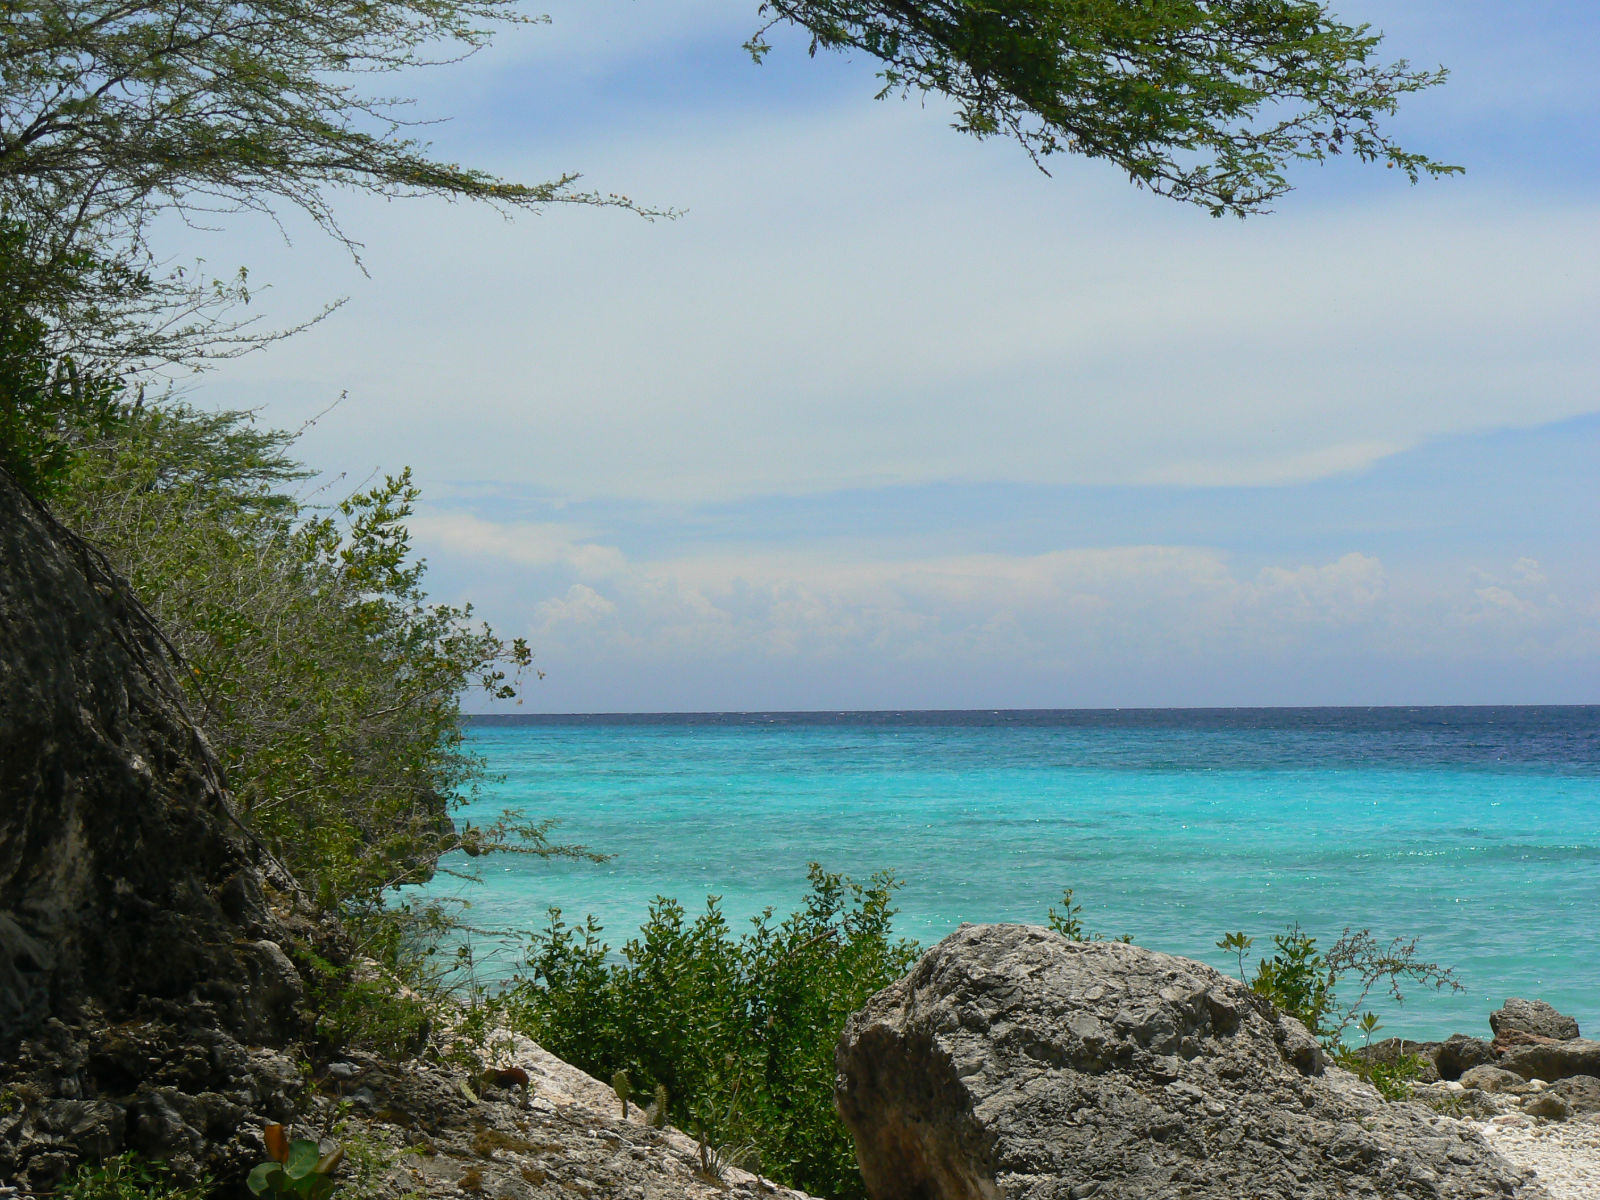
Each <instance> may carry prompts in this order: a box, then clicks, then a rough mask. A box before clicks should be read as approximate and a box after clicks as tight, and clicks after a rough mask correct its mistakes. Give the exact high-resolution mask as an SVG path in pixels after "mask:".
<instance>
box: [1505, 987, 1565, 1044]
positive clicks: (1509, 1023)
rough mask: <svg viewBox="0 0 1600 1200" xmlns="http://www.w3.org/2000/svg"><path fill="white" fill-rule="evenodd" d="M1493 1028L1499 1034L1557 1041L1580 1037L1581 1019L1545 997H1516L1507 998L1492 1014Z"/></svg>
mask: <svg viewBox="0 0 1600 1200" xmlns="http://www.w3.org/2000/svg"><path fill="white" fill-rule="evenodd" d="M1489 1028H1490V1029H1492V1030H1494V1034H1495V1037H1502V1036H1504V1035H1505V1034H1507V1033H1510V1032H1512V1031H1516V1032H1518V1033H1531V1034H1533V1035H1534V1036H1536V1037H1547V1038H1555V1039H1556V1040H1557V1041H1561V1040H1564V1039H1567V1038H1575V1037H1577V1036H1578V1022H1577V1021H1576V1020H1575V1019H1574V1018H1572V1017H1569V1016H1567V1015H1566V1014H1565V1013H1561V1012H1557V1011H1556V1010H1555V1009H1554V1008H1552V1007H1551V1006H1550V1005H1548V1004H1546V1003H1545V1002H1544V1001H1543V1000H1522V999H1519V998H1518V997H1515V996H1513V997H1512V998H1511V999H1509V1000H1507V1001H1506V1003H1505V1007H1504V1008H1499V1009H1496V1010H1495V1011H1494V1012H1492V1013H1490V1014H1489Z"/></svg>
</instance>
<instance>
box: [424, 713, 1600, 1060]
mask: <svg viewBox="0 0 1600 1200" xmlns="http://www.w3.org/2000/svg"><path fill="white" fill-rule="evenodd" d="M469 738H470V741H471V744H472V745H473V747H474V749H476V750H477V751H478V752H479V753H481V754H482V755H483V756H484V757H485V759H486V760H487V761H488V764H489V767H490V769H491V771H492V772H494V773H496V774H498V775H500V776H502V777H503V778H502V779H501V780H500V781H499V782H496V783H494V784H492V785H491V786H489V787H488V788H486V789H485V793H484V796H483V797H482V799H481V800H480V801H479V802H478V803H476V804H475V805H473V806H472V807H471V808H469V809H468V810H466V811H465V813H464V814H463V815H465V816H468V817H470V818H471V819H473V820H474V821H477V822H480V823H481V822H483V821H484V820H486V819H488V817H489V816H490V815H492V814H494V813H498V812H499V811H500V810H501V809H503V808H506V807H515V808H518V809H521V810H522V811H523V812H524V813H526V814H527V815H528V816H530V817H539V818H543V817H554V818H557V819H558V820H559V821H560V822H561V824H560V827H559V829H558V830H557V835H558V836H559V837H560V838H561V839H562V840H567V841H577V842H583V843H586V844H588V845H590V846H592V847H594V848H595V849H598V850H603V851H606V852H608V853H610V854H612V855H614V856H615V857H614V858H613V859H612V860H611V861H609V862H607V863H604V864H599V865H595V864H582V863H566V862H548V861H536V860H521V859H487V860H479V862H478V864H477V865H478V866H479V867H480V868H481V869H482V871H483V873H484V878H483V882H482V883H480V884H476V885H468V886H466V887H465V889H464V890H461V891H460V892H459V894H462V895H465V896H467V897H468V898H469V899H470V900H471V901H472V904H473V910H472V919H473V920H474V922H475V923H479V924H485V925H499V926H519V927H524V928H526V927H529V926H534V925H539V924H542V923H543V920H544V913H545V909H546V907H547V906H548V905H552V904H555V905H559V906H560V907H561V908H562V909H563V910H564V912H565V915H566V917H567V919H569V920H571V919H573V918H581V916H582V915H583V914H585V913H593V914H595V915H596V916H597V917H598V918H599V919H600V920H601V922H602V923H603V924H604V925H605V926H606V928H607V934H608V939H609V940H611V941H612V943H613V944H614V945H615V944H619V943H620V942H622V941H623V940H626V938H627V937H628V936H629V935H630V934H631V933H632V931H633V930H635V929H636V928H637V926H638V924H639V922H640V921H641V919H643V917H644V915H645V912H646V909H647V907H648V905H649V902H650V900H651V898H652V897H654V896H657V895H667V896H673V897H676V898H677V899H678V900H680V901H682V902H683V903H684V904H685V905H686V906H687V907H689V908H690V909H691V911H693V910H695V909H697V908H698V907H699V906H700V905H701V904H702V903H703V902H704V897H705V896H706V895H707V894H716V895H720V896H721V897H722V903H723V908H724V910H725V911H726V912H727V913H728V914H729V916H730V917H731V918H743V917H747V916H749V915H751V914H753V913H756V912H758V911H760V910H761V909H762V908H764V907H766V906H768V905H771V906H773V907H774V908H776V909H777V910H778V911H779V912H780V913H785V912H787V911H789V908H790V907H792V906H793V905H794V904H795V902H796V901H797V900H798V899H799V898H800V896H801V895H802V894H803V893H804V890H805V871H806V864H807V862H809V861H812V860H815V861H819V862H821V863H822V864H823V865H824V866H825V867H827V868H828V869H829V870H835V871H844V872H847V873H850V874H853V875H857V876H861V877H864V876H866V875H869V874H870V873H872V872H874V871H878V870H885V869H887V870H892V871H893V872H895V874H896V875H897V876H899V878H900V879H901V880H903V881H904V882H903V887H902V888H901V889H900V891H899V893H898V900H899V908H900V916H899V917H898V919H897V928H898V929H899V931H900V932H902V933H903V934H905V935H906V936H910V937H914V938H917V939H919V940H921V941H923V942H924V943H931V942H933V941H935V940H937V939H938V938H939V937H941V936H943V935H944V934H945V933H948V932H949V931H950V930H951V929H953V928H954V927H955V926H956V925H958V924H959V923H961V922H962V921H1030V922H1042V921H1043V919H1044V915H1045V911H1046V909H1047V908H1048V907H1049V906H1050V905H1051V904H1052V903H1056V902H1058V901H1059V898H1060V894H1061V890H1062V889H1063V888H1064V887H1069V886H1070V887H1072V888H1074V889H1075V891H1076V896H1077V899H1078V900H1079V902H1081V903H1082V905H1083V919H1084V921H1085V923H1086V925H1088V926H1089V927H1090V928H1092V929H1096V930H1100V931H1103V932H1105V933H1107V934H1109V935H1117V934H1122V933H1128V934H1132V935H1133V937H1134V938H1135V939H1136V940H1137V941H1138V942H1139V943H1140V944H1141V945H1145V946H1150V947H1154V948H1157V949H1162V950H1167V951H1171V952H1173V953H1178V954H1184V955H1188V956H1191V957H1194V958H1199V959H1202V960H1205V961H1207V962H1210V963H1212V964H1213V965H1215V966H1217V967H1219V968H1222V969H1226V970H1232V971H1235V972H1236V971H1237V965H1236V964H1235V963H1234V962H1233V960H1232V959H1231V958H1230V957H1229V956H1228V955H1226V954H1224V953H1223V952H1222V951H1220V950H1218V949H1217V948H1216V946H1215V945H1214V943H1215V942H1216V940H1217V939H1218V938H1219V937H1220V936H1221V935H1222V933H1223V932H1225V931H1227V930H1235V929H1242V930H1246V931H1248V932H1250V933H1252V934H1254V935H1255V936H1256V937H1257V944H1258V948H1259V947H1261V946H1264V945H1266V944H1267V942H1268V941H1269V940H1270V937H1271V935H1272V934H1273V933H1276V932H1279V931H1281V930H1283V929H1284V928H1285V926H1287V925H1288V924H1289V923H1291V922H1295V921H1298V922H1300V923H1301V924H1302V925H1303V926H1304V927H1305V928H1306V930H1307V931H1308V932H1310V933H1312V934H1314V935H1316V936H1318V937H1319V938H1320V939H1322V940H1323V941H1324V943H1326V941H1328V940H1331V939H1332V938H1333V937H1335V936H1337V935H1338V933H1339V931H1340V930H1341V929H1342V928H1343V927H1345V926H1355V927H1361V926H1367V927H1370V928H1371V929H1372V930H1373V932H1374V933H1376V934H1378V935H1380V936H1382V937H1384V938H1388V937H1392V936H1398V935H1406V936H1408V937H1409V936H1413V935H1415V936H1416V937H1418V938H1419V939H1420V944H1419V950H1420V951H1421V952H1422V953H1423V954H1424V955H1426V956H1427V957H1430V958H1433V959H1436V960H1438V961H1440V962H1442V963H1445V964H1448V965H1450V966H1452V967H1454V968H1455V970H1456V972H1457V974H1458V976H1459V978H1460V980H1461V982H1462V983H1463V984H1464V985H1465V987H1466V990H1464V991H1462V992H1458V993H1451V992H1444V993H1438V994H1436V993H1432V992H1426V993H1416V992H1413V993H1410V994H1408V996H1407V1001H1406V1003H1405V1004H1404V1006H1402V1007H1397V1006H1395V1005H1394V1004H1393V1003H1392V1002H1388V1003H1383V1002H1375V1003H1373V1004H1371V1005H1370V1006H1369V1007H1373V1008H1375V1009H1376V1010H1377V1011H1378V1012H1379V1013H1380V1015H1381V1016H1382V1017H1383V1021H1384V1029H1383V1031H1382V1032H1381V1033H1380V1035H1379V1036H1384V1035H1386V1034H1390V1033H1394V1034H1405V1035H1408V1036H1418V1037H1424V1036H1442V1035H1443V1034H1445V1033H1448V1032H1451V1031H1453V1030H1458V1029H1459V1030H1462V1031H1465V1032H1471V1033H1478V1034H1482V1035H1484V1036H1487V1035H1488V1025H1487V1021H1486V1016H1487V1013H1488V1011H1489V1010H1490V1009H1491V1008H1493V1007H1497V1006H1498V1005H1499V1004H1500V1003H1501V1001H1503V1000H1504V998H1505V997H1507V996H1511V995H1522V996H1538V997H1542V998H1544V999H1546V1000H1548V1001H1550V1002H1551V1003H1553V1004H1555V1005H1556V1006H1557V1007H1558V1008H1561V1009H1562V1010H1563V1011H1565V1012H1569V1013H1572V1014H1573V1015H1574V1016H1576V1017H1577V1018H1578V1020H1579V1022H1580V1024H1581V1025H1582V1026H1583V1027H1584V1030H1585V1032H1586V1033H1595V1034H1600V934H1597V918H1600V708H1595V707H1590V708H1560V709H1538V708H1507V709H1454V710H1452V709H1364V710H1232V711H1224V712H1200V711H1194V710H1180V711H1167V712H1123V713H1117V712H1102V713H1083V712H1076V713H1072V712H1069V713H925V714H915V713H913V714H888V713H880V714H806V715H803V716H793V715H789V716H785V715H775V714H748V715H739V716H725V715H724V716H701V717H655V718H651V717H625V718H623V717H611V718H534V719H531V721H530V722H529V723H525V724H515V725H510V724H474V725H473V726H472V727H471V728H470V730H469ZM461 865H465V864H464V863H463V864H461ZM435 890H438V891H451V890H455V889H452V888H450V887H447V886H445V885H444V884H440V885H436V888H435Z"/></svg>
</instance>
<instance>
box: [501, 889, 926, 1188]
mask: <svg viewBox="0 0 1600 1200" xmlns="http://www.w3.org/2000/svg"><path fill="white" fill-rule="evenodd" d="M809 877H810V890H809V892H808V894H807V896H806V900H805V906H804V907H803V908H802V909H801V910H800V911H798V912H795V913H793V914H791V915H790V916H789V917H788V918H786V919H785V920H783V921H781V922H775V921H774V920H773V918H772V911H771V909H768V910H767V911H766V912H765V913H763V914H762V915H761V916H760V917H758V918H755V919H754V920H753V921H752V923H751V928H750V931H749V932H748V933H746V934H744V935H743V936H742V937H735V936H734V935H733V933H732V932H731V930H730V929H729V927H728V924H727V921H726V919H725V918H724V917H723V915H722V912H721V910H720V908H719V905H718V899H717V897H714V896H713V897H710V898H708V900H707V902H706V908H705V911H703V912H702V913H701V914H700V915H699V916H698V917H695V918H694V919H693V920H691V919H689V917H688V915H687V913H686V912H685V910H684V908H683V906H682V905H680V904H678V903H677V902H676V901H674V900H668V899H665V898H658V899H657V900H656V902H655V904H654V905H652V907H651V910H650V917H649V920H648V921H647V922H646V923H645V925H644V926H643V928H642V929H641V930H640V936H639V937H637V938H635V939H633V940H631V941H629V942H628V943H627V944H626V945H625V946H624V947H623V948H622V951H621V954H620V957H618V956H613V955H612V954H611V951H610V948H609V947H608V946H606V945H605V944H604V943H603V942H602V941H601V933H602V930H601V929H600V927H599V926H598V925H596V924H595V923H594V921H593V919H592V918H590V919H588V920H586V921H585V922H584V924H582V925H580V926H576V927H574V926H570V925H567V924H566V923H564V922H563V920H562V918H561V913H560V910H559V909H552V910H551V915H550V923H549V926H548V927H547V928H546V929H545V930H544V932H542V933H541V934H539V935H538V936H537V937H536V938H535V939H534V941H533V943H532V945H531V946H530V948H529V952H528V959H527V965H528V969H529V975H528V976H527V977H526V978H524V979H522V980H520V981H518V982H517V983H515V984H514V985H513V986H512V987H511V988H510V990H509V991H508V993H507V994H506V996H505V997H504V1001H505V1004H506V1007H507V1011H508V1014H509V1016H510V1018H511V1020H512V1022H513V1024H514V1025H516V1026H517V1027H518V1028H519V1029H521V1030H522V1031H523V1032H525V1033H527V1034H528V1035H529V1036H531V1037H533V1038H535V1039H536V1040H537V1041H539V1042H540V1043H541V1044H542V1045H544V1046H545V1047H546V1048H547V1049H549V1050H550V1051H551V1052H552V1053H555V1054H557V1055H560V1056H561V1057H562V1058H564V1059H566V1060H567V1061H568V1062H571V1063H573V1064H575V1065H577V1066H579V1067H582V1068H583V1069H584V1070H586V1071H588V1072H589V1073H590V1074H592V1075H596V1076H598V1077H600V1078H602V1079H607V1078H616V1077H617V1075H618V1073H619V1072H626V1077H627V1080H628V1087H629V1090H630V1091H631V1092H633V1093H636V1094H639V1095H648V1094H650V1093H651V1091H652V1090H655V1089H660V1088H664V1089H665V1094H666V1101H667V1106H668V1109H669V1115H670V1118H671V1120H672V1121H673V1122H674V1123H676V1124H678V1125H680V1126H682V1127H684V1128H686V1129H688V1130H689V1131H690V1132H691V1133H694V1134H695V1135H696V1136H697V1137H699V1138H700V1139H701V1141H702V1143H703V1144H704V1145H705V1146H706V1147H707V1162H708V1165H712V1163H711V1160H712V1158H713V1157H714V1158H716V1159H720V1160H721V1161H723V1162H734V1163H736V1164H738V1165H744V1166H748V1167H750V1168H752V1169H758V1170H760V1171H761V1172H762V1173H763V1174H766V1175H768V1176H771V1177H772V1178H774V1179H776V1180H779V1181H780V1182H783V1183H787V1184H790V1185H792V1186H795V1187H800V1188H804V1189H805V1190H807V1191H810V1192H814V1193H816V1194H819V1195H828V1196H835V1197H839V1198H840V1200H846V1198H849V1197H859V1196H864V1195H865V1193H864V1191H863V1188H862V1183H861V1177H860V1174H859V1172H858V1171H857V1168H856V1161H855V1151H854V1148H853V1146H852V1145H851V1142H850V1137H849V1134H848V1133H847V1132H846V1131H845V1129H844V1127H843V1125H841V1124H840V1122H839V1119H838V1117H837V1115H836V1114H835V1113H834V1109H833V1082H834V1064H833V1048H834V1044H835V1042H836V1041H837V1040H838V1037H839V1034H840V1032H841V1030H842V1029H843V1027H844V1022H845V1018H846V1017H848V1016H849V1015H850V1014H851V1013H852V1012H854V1011H855V1010H856V1009H858V1008H860V1007H861V1006H862V1005H863V1004H864V1003H865V1002H866V1000H867V998H868V997H870V996H871V995H872V994H873V993H874V992H877V991H879V990H880V989H882V988H883V987H886V986H887V985H888V984H890V983H891V982H893V981H894V980H896V979H898V978H899V977H900V976H901V975H903V974H905V972H906V971H907V970H908V969H909V968H910V966H911V964H912V963H913V962H914V961H915V959H916V956H917V954H918V952H919V948H918V947H917V946H916V945H915V944H914V943H912V942H909V941H905V940H894V939H893V938H892V935H891V930H890V920H891V918H892V917H893V915H894V909H893V907H892V906H891V904H890V898H891V895H892V893H893V890H894V888H895V887H896V886H897V885H896V884H895V882H894V880H893V878H892V877H891V876H889V875H887V874H878V875H874V876H873V877H872V878H871V880H870V881H869V882H867V883H866V884H859V883H855V882H852V881H851V880H849V879H847V878H845V877H844V876H841V875H837V874H833V873H831V872H827V871H824V870H823V869H822V868H821V867H820V866H818V865H817V864H815V863H813V864H812V865H811V867H810V872H809ZM658 1096H659V1093H658Z"/></svg>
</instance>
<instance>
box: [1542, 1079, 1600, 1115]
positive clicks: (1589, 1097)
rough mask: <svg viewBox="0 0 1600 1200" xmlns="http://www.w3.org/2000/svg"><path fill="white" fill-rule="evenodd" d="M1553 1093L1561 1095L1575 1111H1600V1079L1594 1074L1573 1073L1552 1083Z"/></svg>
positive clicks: (1582, 1112) (1580, 1113)
mask: <svg viewBox="0 0 1600 1200" xmlns="http://www.w3.org/2000/svg"><path fill="white" fill-rule="evenodd" d="M1550 1092H1551V1094H1552V1095H1555V1096H1560V1097H1561V1098H1562V1099H1563V1100H1565V1101H1566V1102H1567V1106H1568V1107H1569V1108H1571V1109H1572V1111H1573V1112H1575V1113H1578V1114H1579V1115H1583V1114H1586V1113H1600V1079H1596V1078H1595V1077H1594V1076H1593V1075H1573V1076H1570V1077H1569V1078H1567V1079H1558V1080H1557V1081H1556V1082H1555V1083H1552V1084H1551V1085H1550Z"/></svg>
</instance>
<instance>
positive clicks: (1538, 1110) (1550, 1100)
mask: <svg viewBox="0 0 1600 1200" xmlns="http://www.w3.org/2000/svg"><path fill="white" fill-rule="evenodd" d="M1522 1111H1523V1112H1525V1113H1527V1114H1528V1115H1529V1116H1530V1117H1547V1118H1549V1119H1550V1120H1553V1121H1565V1120H1566V1119H1567V1118H1568V1117H1570V1116H1571V1115H1572V1109H1571V1107H1570V1106H1569V1105H1568V1104H1567V1102H1566V1101H1565V1100H1563V1099H1562V1098H1561V1097H1560V1096H1558V1095H1556V1094H1555V1093H1554V1092H1534V1093H1532V1094H1531V1095H1528V1096H1524V1097H1523V1099H1522Z"/></svg>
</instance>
